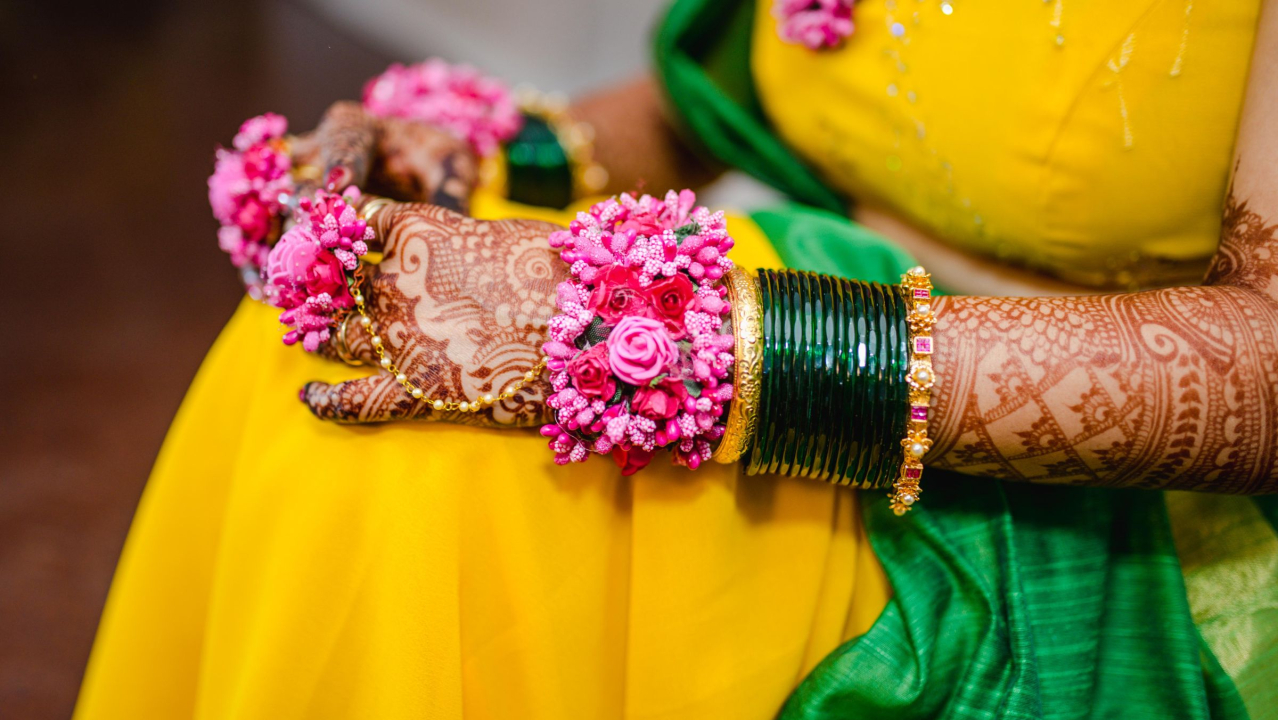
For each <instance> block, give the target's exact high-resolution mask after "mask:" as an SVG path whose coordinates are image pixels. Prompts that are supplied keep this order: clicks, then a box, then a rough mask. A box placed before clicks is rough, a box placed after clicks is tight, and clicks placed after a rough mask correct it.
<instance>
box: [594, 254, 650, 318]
mask: <svg viewBox="0 0 1278 720" xmlns="http://www.w3.org/2000/svg"><path fill="white" fill-rule="evenodd" d="M586 307H587V308H588V309H589V310H591V311H593V312H594V313H595V314H596V315H598V316H599V317H601V318H603V320H604V322H605V323H607V324H609V325H615V324H616V323H617V322H618V321H619V320H621V318H623V317H626V316H627V315H644V316H647V315H650V314H651V313H650V312H649V308H648V300H647V296H646V293H645V292H644V290H643V288H642V287H641V286H640V285H639V283H638V280H637V279H636V278H635V277H634V275H633V274H632V273H631V272H630V270H628V269H627V268H624V267H620V266H618V265H613V266H612V267H611V268H609V269H608V271H607V272H606V273H605V274H604V275H603V277H602V279H600V280H599V286H598V287H596V288H595V289H594V291H592V292H591V293H590V298H589V299H588V300H587V301H586Z"/></svg>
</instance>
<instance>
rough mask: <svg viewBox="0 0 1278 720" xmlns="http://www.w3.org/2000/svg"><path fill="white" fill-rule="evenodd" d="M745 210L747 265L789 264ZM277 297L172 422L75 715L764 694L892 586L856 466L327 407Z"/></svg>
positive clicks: (742, 700) (410, 708) (489, 710)
mask: <svg viewBox="0 0 1278 720" xmlns="http://www.w3.org/2000/svg"><path fill="white" fill-rule="evenodd" d="M475 212H476V214H477V215H480V216H484V217H500V216H504V215H508V214H512V213H513V214H518V215H521V216H527V215H532V214H534V213H533V212H532V211H530V210H529V209H527V208H522V207H516V206H510V205H508V204H506V203H504V202H502V201H500V200H499V199H497V198H495V197H491V196H487V195H485V194H483V193H481V194H480V195H479V196H478V197H477V198H476V201H475ZM538 214H539V216H540V217H543V218H546V219H553V220H557V221H560V222H564V221H565V220H566V217H570V216H565V215H564V214H562V213H560V214H547V213H544V212H542V213H538ZM729 227H730V229H731V230H732V232H733V234H734V236H735V237H736V239H737V241H738V244H737V250H736V251H735V254H736V255H737V259H738V261H739V262H740V263H741V264H743V265H746V266H750V267H753V266H772V267H775V266H778V264H779V261H778V260H777V258H776V256H775V254H773V252H772V251H771V249H770V247H769V246H768V244H767V242H766V240H765V238H763V237H762V235H761V233H760V232H759V230H758V228H757V227H756V226H754V225H753V223H751V222H750V221H748V220H745V219H741V218H733V219H732V220H731V221H730V224H729ZM275 315H276V311H274V310H272V309H270V308H267V307H264V306H261V305H258V304H255V303H253V302H247V301H246V302H245V303H244V304H243V305H242V306H241V307H240V309H239V310H238V311H237V313H236V315H235V317H234V318H233V319H232V320H231V322H230V324H229V325H228V326H227V328H226V329H225V331H224V332H223V333H222V336H221V337H220V338H219V339H218V341H217V344H216V345H215V346H214V348H213V350H212V352H211V353H210V354H209V356H208V358H207V360H206V361H205V363H204V366H203V367H202V368H201V370H200V373H199V376H198V377H197V378H196V381H195V383H194V384H193V385H192V387H191V390H190V392H189V394H188V396H187V399H186V401H185V402H184V404H183V406H182V409H181V411H180V412H179V415H178V417H177V419H176V420H175V422H174V424H173V427H172V429H171V430H170V433H169V437H168V439H167V441H166V443H165V446H164V449H163V451H162V453H161V455H160V458H159V460H158V462H157V463H156V467H155V470H154V473H153V475H152V477H151V480H150V483H149V484H148V486H147V490H146V493H145V495H144V497H143V500H142V503H141V505H140V507H139V509H138V513H137V517H136V519H135V521H134V526H133V529H132V531H131V532H130V536H129V539H128V543H127V545H126V548H125V551H124V555H123V557H122V559H121V561H120V566H119V569H118V571H117V574H116V579H115V583H114V585H113V587H112V590H111V594H110V598H109V600H108V603H107V608H106V611H105V613H104V615H103V619H102V623H101V627H100V629H99V631H98V639H97V642H96V645H95V646H94V650H93V654H92V658H91V661H90V665H89V670H88V673H87V675H86V678H85V682H84V686H83V689H82V691H81V697H80V701H79V705H78V707H77V711H76V717H77V718H79V719H80V720H103V719H107V718H128V719H129V720H137V719H139V718H208V719H213V718H235V719H236V720H250V719H254V718H261V719H263V720H265V719H267V718H269V719H270V720H283V719H287V718H325V717H343V718H351V717H359V718H378V719H379V720H392V719H396V718H414V719H420V718H459V717H465V718H512V717H519V718H622V717H630V718H734V719H735V718H765V717H771V716H772V715H773V714H774V713H775V712H776V710H777V709H778V708H779V707H780V705H781V703H782V702H783V700H784V699H785V697H786V695H787V693H788V692H789V691H790V690H791V688H792V687H793V686H794V685H795V684H796V683H797V682H798V680H799V679H800V678H801V677H802V676H803V675H804V674H805V673H806V672H807V671H808V670H809V669H810V668H811V667H812V666H813V665H815V664H816V663H817V662H818V661H819V660H820V659H821V658H822V657H823V656H824V655H825V654H826V653H828V652H829V651H830V650H832V649H833V648H834V647H835V646H836V645H838V644H839V643H840V642H841V641H843V640H845V639H847V638H849V637H852V636H854V635H856V634H858V633H861V632H863V631H864V630H865V629H866V628H867V627H868V626H869V624H870V623H872V622H873V620H874V618H875V617H877V615H878V614H879V612H880V611H881V610H882V608H883V606H884V603H885V602H886V599H887V596H888V592H889V590H888V586H887V583H886V580H885V578H884V576H883V573H882V570H881V568H880V567H879V565H878V563H877V561H876V560H875V558H874V556H873V553H872V552H871V550H870V547H869V543H868V542H866V540H865V535H864V530H863V528H862V525H861V522H860V516H859V513H858V512H857V498H856V495H855V494H854V493H853V492H851V491H849V490H847V489H841V488H834V487H831V486H828V485H825V484H822V483H818V482H813V481H809V480H797V479H785V478H775V477H747V476H744V475H741V474H739V471H738V468H737V467H735V466H732V467H725V466H720V465H717V464H712V465H711V466H710V467H706V468H703V469H702V470H700V471H698V472H695V473H692V472H689V471H687V470H685V469H683V468H672V467H667V466H665V465H664V464H662V463H656V464H654V465H653V466H652V468H650V469H649V470H647V471H645V472H644V473H640V474H639V475H638V476H636V477H633V478H622V477H621V476H620V475H619V473H618V471H617V469H616V468H615V467H614V466H613V464H612V463H611V461H609V460H608V459H606V458H592V459H591V460H590V461H589V462H587V463H585V464H583V465H574V466H571V467H568V468H561V467H558V466H556V465H554V464H553V463H552V462H551V453H550V452H549V451H548V450H547V449H546V448H545V444H544V441H543V439H542V438H541V437H540V436H539V435H537V434H536V433H535V432H532V431H504V432H503V431H493V430H480V429H475V428H465V427H452V426H445V425H435V424H425V423H421V424H392V425H385V426H379V427H347V426H339V425H333V424H328V423H323V422H320V421H318V420H316V419H315V418H313V417H311V415H310V414H309V413H308V412H307V410H306V408H305V407H304V406H303V405H302V404H301V403H300V402H298V399H297V390H298V388H300V387H301V386H302V384H303V383H305V382H306V381H309V380H314V379H323V380H327V381H338V380H342V379H347V378H350V377H354V376H356V375H357V374H358V371H357V370H354V369H352V368H349V367H346V366H343V365H340V364H334V363H329V362H325V361H323V360H321V359H318V358H315V357H310V356H307V355H306V354H305V353H303V352H301V351H300V350H298V349H297V348H286V347H284V346H283V345H281V344H280V341H279V335H280V331H279V326H278V324H277V322H276V320H275Z"/></svg>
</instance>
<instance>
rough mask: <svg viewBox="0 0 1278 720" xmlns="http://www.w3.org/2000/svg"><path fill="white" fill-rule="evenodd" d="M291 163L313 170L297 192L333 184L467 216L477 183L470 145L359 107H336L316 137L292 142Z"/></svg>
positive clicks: (352, 104) (344, 104)
mask: <svg viewBox="0 0 1278 720" xmlns="http://www.w3.org/2000/svg"><path fill="white" fill-rule="evenodd" d="M293 163H294V165H295V166H297V167H302V166H306V167H309V168H312V169H313V173H312V176H311V177H310V178H308V179H307V180H304V181H303V182H302V187H301V188H299V190H300V191H301V192H302V193H304V194H309V193H310V192H312V191H314V189H315V188H316V187H319V186H321V185H327V184H328V183H329V182H332V183H333V185H335V186H336V189H337V190H338V191H341V190H343V189H345V188H346V187H347V186H348V185H355V186H356V187H358V188H360V189H361V190H364V191H366V192H370V193H373V194H376V195H383V196H385V197H390V198H394V199H396V200H407V201H419V202H428V203H431V204H433V205H440V206H442V207H446V208H450V209H452V210H456V211H458V212H466V211H467V209H468V207H469V204H470V194H471V191H473V190H474V188H475V184H476V182H477V181H478V176H479V171H478V161H477V159H476V158H475V155H474V153H472V152H471V150H470V146H469V145H468V144H467V143H466V142H465V141H464V140H460V139H458V138H456V137H454V136H453V135H452V134H450V133H448V132H446V131H443V130H439V129H437V128H434V127H431V126H429V125H426V124H423V123H419V122H413V121H410V120H401V119H399V118H381V117H377V116H375V115H373V114H371V113H369V112H367V111H365V110H364V108H363V107H362V106H361V105H360V104H359V103H357V102H351V101H342V102H337V103H334V104H333V105H332V106H331V107H330V108H329V109H328V110H327V111H326V112H325V113H324V118H323V119H322V120H321V121H320V124H319V126H318V127H316V128H315V130H314V131H313V132H310V133H307V134H304V135H301V136H299V137H297V138H295V139H294V142H293Z"/></svg>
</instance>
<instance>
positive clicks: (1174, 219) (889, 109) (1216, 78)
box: [751, 0, 1259, 287]
mask: <svg viewBox="0 0 1278 720" xmlns="http://www.w3.org/2000/svg"><path fill="white" fill-rule="evenodd" d="M770 7H771V2H770V0H760V5H759V8H760V9H759V11H758V12H757V13H756V21H755V31H754V39H753V41H752V42H753V54H752V60H751V68H752V72H753V74H754V78H755V83H756V87H757V89H758V93H759V96H760V100H761V102H762V104H763V107H764V110H765V112H766V113H767V115H768V117H769V119H770V121H771V122H772V124H773V126H774V128H775V130H776V132H777V133H778V134H779V136H780V137H781V138H782V139H783V140H784V141H785V142H786V143H787V144H788V145H789V146H790V147H791V148H792V149H794V150H795V151H796V152H798V153H799V154H800V155H801V156H802V157H804V158H805V159H806V160H807V161H808V162H809V163H810V164H811V165H813V166H814V167H815V168H816V169H817V171H818V172H819V173H820V174H821V175H822V176H823V177H824V178H825V179H826V181H827V182H829V183H830V184H832V185H833V186H835V187H837V188H839V189H841V190H843V191H845V192H847V193H849V194H850V195H852V196H853V197H855V198H858V199H860V200H863V201H867V202H872V203H875V204H879V205H882V206H885V207H886V208H887V209H889V210H893V211H894V212H896V213H897V214H899V215H901V216H903V217H904V218H906V219H907V220H910V221H911V222H913V223H915V224H917V225H919V226H920V227H921V228H922V229H924V230H925V231H928V232H930V233H931V234H933V235H935V236H936V237H938V238H940V239H942V240H943V241H945V242H948V243H952V244H954V245H955V246H958V247H960V248H963V249H966V250H969V251H971V252H974V253H978V254H981V255H985V256H991V257H995V258H998V259H1002V260H1006V261H1008V262H1011V263H1017V264H1023V265H1028V266H1031V267H1035V268H1038V269H1041V270H1044V271H1046V272H1048V273H1050V274H1053V275H1056V276H1058V277H1062V278H1065V279H1067V280H1071V281H1074V282H1079V283H1083V284H1087V285H1092V286H1109V287H1137V286H1148V285H1160V284H1172V283H1178V282H1194V281H1196V280H1197V279H1198V278H1200V277H1201V273H1202V270H1203V268H1204V266H1205V262H1206V259H1207V258H1208V257H1209V256H1210V255H1211V253H1212V252H1213V251H1214V250H1215V247H1216V243H1217V239H1218V234H1219V229H1220V207H1221V202H1222V198H1223V196H1224V193H1225V189H1226V185H1227V182H1228V176H1229V171H1230V163H1231V158H1232V152H1233V144H1234V135H1235V130H1236V127H1237V124H1238V118H1239V114H1240V110H1241V107H1242V100H1243V92H1244V86H1245V82H1246V75H1247V68H1248V64H1249V61H1250V57H1251V51H1252V44H1253V40H1254V34H1255V25H1256V19H1257V14H1258V10H1259V3H1258V2H1257V0H1234V1H1230V2H1202V1H1201V0H1200V1H1199V2H1197V3H1195V2H1194V0H1170V1H1168V2H1113V1H1112V0H1110V1H1105V0H1046V1H1043V0H999V1H997V2H992V1H990V0H940V1H939V2H938V1H935V0H926V1H924V0H865V1H864V2H860V3H857V5H856V8H855V11H854V12H855V14H854V18H853V19H854V21H855V23H856V30H855V32H854V34H853V35H852V36H851V37H850V38H848V39H847V40H846V42H845V43H844V45H843V46H842V47H840V48H836V49H831V50H824V51H813V50H809V49H807V48H805V47H802V46H797V45H788V44H785V43H783V42H782V41H781V40H780V39H779V37H778V36H777V32H776V19H775V18H773V17H772V15H771V13H770Z"/></svg>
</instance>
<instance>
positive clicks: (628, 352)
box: [607, 316, 679, 385]
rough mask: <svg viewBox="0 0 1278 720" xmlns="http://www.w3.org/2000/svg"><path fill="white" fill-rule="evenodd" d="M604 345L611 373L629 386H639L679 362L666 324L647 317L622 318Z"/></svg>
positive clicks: (676, 349)
mask: <svg viewBox="0 0 1278 720" xmlns="http://www.w3.org/2000/svg"><path fill="white" fill-rule="evenodd" d="M607 345H608V365H609V366H610V367H611V368H612V372H613V374H614V375H616V376H617V378H618V379H620V380H621V381H622V382H626V383H630V384H631V385H643V384H644V383H646V382H648V381H649V380H652V379H653V378H655V377H657V376H658V375H660V374H661V373H663V372H665V371H666V370H668V369H669V368H670V367H671V366H672V365H674V364H675V363H676V362H678V361H679V348H678V347H676V346H675V342H674V338H672V337H670V332H669V331H667V330H666V326H665V325H664V324H662V323H661V322H659V321H657V320H652V319H650V318H645V317H634V316H631V317H625V318H622V319H621V322H619V323H617V326H616V327H614V328H613V329H612V334H610V335H609V336H608V343H607Z"/></svg>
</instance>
